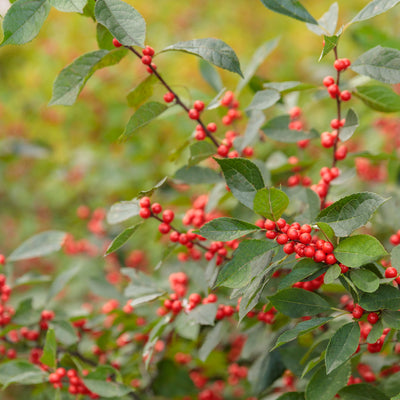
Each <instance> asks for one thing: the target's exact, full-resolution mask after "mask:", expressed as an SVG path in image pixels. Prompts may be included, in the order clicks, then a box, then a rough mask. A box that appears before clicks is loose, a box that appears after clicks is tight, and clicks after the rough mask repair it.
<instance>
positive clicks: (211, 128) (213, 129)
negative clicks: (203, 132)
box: [207, 122, 217, 133]
mask: <svg viewBox="0 0 400 400" xmlns="http://www.w3.org/2000/svg"><path fill="white" fill-rule="evenodd" d="M207 130H208V131H210V132H211V133H214V132H216V131H217V124H216V123H215V122H210V123H209V124H208V125H207Z"/></svg>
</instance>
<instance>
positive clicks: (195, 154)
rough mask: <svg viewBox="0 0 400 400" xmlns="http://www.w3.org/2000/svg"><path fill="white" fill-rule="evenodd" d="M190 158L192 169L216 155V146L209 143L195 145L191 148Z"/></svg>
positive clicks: (189, 163)
mask: <svg viewBox="0 0 400 400" xmlns="http://www.w3.org/2000/svg"><path fill="white" fill-rule="evenodd" d="M189 150H190V158H189V162H188V165H189V167H192V166H193V165H196V164H198V163H199V162H200V161H203V160H205V159H206V158H208V157H210V156H212V155H213V154H215V150H216V149H215V146H214V145H213V144H211V143H210V142H208V141H201V142H196V143H193V144H192V145H191V146H190V149H189Z"/></svg>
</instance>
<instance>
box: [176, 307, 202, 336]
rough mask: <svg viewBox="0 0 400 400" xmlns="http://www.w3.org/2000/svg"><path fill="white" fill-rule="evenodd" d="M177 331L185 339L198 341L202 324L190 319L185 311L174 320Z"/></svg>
mask: <svg viewBox="0 0 400 400" xmlns="http://www.w3.org/2000/svg"><path fill="white" fill-rule="evenodd" d="M174 328H175V332H176V333H177V334H178V335H179V336H180V337H181V338H184V339H188V340H191V341H196V340H197V338H198V337H199V333H200V324H197V323H195V322H193V321H192V320H190V319H189V317H188V315H187V314H185V313H180V314H179V315H178V317H177V318H176V319H175V321H174Z"/></svg>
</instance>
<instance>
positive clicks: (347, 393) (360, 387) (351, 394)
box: [339, 383, 390, 400]
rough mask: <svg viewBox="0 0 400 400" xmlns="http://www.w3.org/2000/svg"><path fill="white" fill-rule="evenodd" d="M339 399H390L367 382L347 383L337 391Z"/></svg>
mask: <svg viewBox="0 0 400 400" xmlns="http://www.w3.org/2000/svg"><path fill="white" fill-rule="evenodd" d="M339 396H340V399H341V400H390V399H389V397H388V396H386V394H384V393H382V392H381V391H380V390H378V389H377V388H376V387H374V386H372V385H370V384H368V383H358V384H356V385H349V386H346V387H345V388H343V389H341V390H340V392H339Z"/></svg>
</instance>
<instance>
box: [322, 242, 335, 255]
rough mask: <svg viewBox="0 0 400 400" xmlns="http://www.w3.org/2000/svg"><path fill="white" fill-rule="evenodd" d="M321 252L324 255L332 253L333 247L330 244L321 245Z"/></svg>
mask: <svg viewBox="0 0 400 400" xmlns="http://www.w3.org/2000/svg"><path fill="white" fill-rule="evenodd" d="M321 250H322V251H323V252H324V253H326V254H329V253H332V251H333V245H332V243H330V242H325V243H324V244H323V245H322V248H321Z"/></svg>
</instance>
